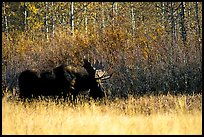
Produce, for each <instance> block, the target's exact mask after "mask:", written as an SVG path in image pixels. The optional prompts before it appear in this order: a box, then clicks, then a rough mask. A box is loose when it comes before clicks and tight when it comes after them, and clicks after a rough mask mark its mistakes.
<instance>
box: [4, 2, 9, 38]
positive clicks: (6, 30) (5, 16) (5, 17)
mask: <svg viewBox="0 0 204 137" xmlns="http://www.w3.org/2000/svg"><path fill="white" fill-rule="evenodd" d="M3 6H4V8H3V14H4V24H5V32H6V38H7V40H8V29H9V28H8V17H7V15H6V4H5V2H3Z"/></svg>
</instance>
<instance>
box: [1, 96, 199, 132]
mask: <svg viewBox="0 0 204 137" xmlns="http://www.w3.org/2000/svg"><path fill="white" fill-rule="evenodd" d="M2 134H4V135H8V134H10V135H14V134H29V135H40V134H61V135H64V134H82V135H85V134H86V135H87V134H88V135H89V134H97V135H98V134H99V135H102V134H105V135H107V134H111V135H113V134H114V135H116V134H117V135H123V134H125V135H130V134H142V135H143V134H151V135H152V134H168V135H169V134H174V135H175V134H185V135H186V134H202V94H200V95H192V96H186V95H183V96H172V95H167V96H164V95H160V96H149V97H148V96H145V97H138V98H133V97H132V96H131V97H129V98H128V99H127V100H122V99H115V100H112V101H110V100H109V101H106V105H104V104H103V103H99V102H93V101H92V102H90V103H88V102H82V101H81V102H79V103H78V104H77V105H76V106H72V105H70V104H68V103H64V102H60V101H58V103H54V102H52V101H43V100H42V101H34V102H33V103H31V104H29V103H26V104H22V103H19V102H18V103H16V102H8V101H6V99H5V98H3V99H2Z"/></svg>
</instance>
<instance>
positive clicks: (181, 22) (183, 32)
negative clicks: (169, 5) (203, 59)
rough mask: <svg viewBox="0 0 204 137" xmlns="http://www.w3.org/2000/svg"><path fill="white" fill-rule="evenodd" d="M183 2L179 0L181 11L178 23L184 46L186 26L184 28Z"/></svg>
mask: <svg viewBox="0 0 204 137" xmlns="http://www.w3.org/2000/svg"><path fill="white" fill-rule="evenodd" d="M184 8H185V7H184V3H183V2H181V13H180V19H181V21H180V24H181V36H182V40H183V44H184V46H186V28H185V13H184Z"/></svg>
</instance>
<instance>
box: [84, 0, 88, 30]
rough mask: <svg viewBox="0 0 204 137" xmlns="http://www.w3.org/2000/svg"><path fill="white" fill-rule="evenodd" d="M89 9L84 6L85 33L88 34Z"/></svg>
mask: <svg viewBox="0 0 204 137" xmlns="http://www.w3.org/2000/svg"><path fill="white" fill-rule="evenodd" d="M87 22H88V20H87V9H86V5H85V4H84V27H85V33H86V34H87Z"/></svg>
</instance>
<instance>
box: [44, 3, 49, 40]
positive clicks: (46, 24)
mask: <svg viewBox="0 0 204 137" xmlns="http://www.w3.org/2000/svg"><path fill="white" fill-rule="evenodd" d="M47 11H48V10H47V2H45V35H46V39H47V40H48V39H49V37H48V32H49V28H48V16H47Z"/></svg>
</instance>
